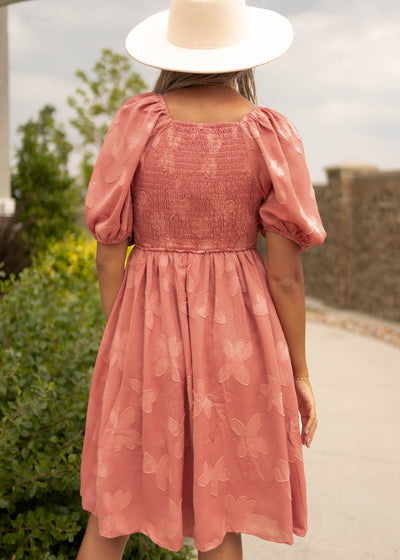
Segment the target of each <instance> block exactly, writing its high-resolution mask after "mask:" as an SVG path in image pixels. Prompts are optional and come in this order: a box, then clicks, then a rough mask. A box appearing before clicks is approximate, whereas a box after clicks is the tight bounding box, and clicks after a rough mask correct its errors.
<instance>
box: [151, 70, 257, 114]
mask: <svg viewBox="0 0 400 560" xmlns="http://www.w3.org/2000/svg"><path fill="white" fill-rule="evenodd" d="M205 84H212V85H215V84H225V85H230V86H233V87H235V88H236V89H237V90H238V92H239V93H240V95H243V97H245V98H246V99H248V100H249V101H251V103H254V105H257V93H256V84H255V80H254V70H253V68H249V69H248V70H240V71H238V72H225V73H221V74H191V73H188V72H173V71H171V70H161V72H160V75H159V76H158V79H157V81H156V84H155V86H154V89H153V93H162V94H163V93H167V92H169V91H174V90H175V89H181V88H185V87H190V86H199V85H205Z"/></svg>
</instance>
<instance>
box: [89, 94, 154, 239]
mask: <svg viewBox="0 0 400 560" xmlns="http://www.w3.org/2000/svg"><path fill="white" fill-rule="evenodd" d="M153 99H154V97H153V96H152V95H151V94H141V95H137V96H135V97H132V98H131V99H129V100H128V101H127V102H125V103H124V104H123V105H122V106H121V107H120V108H119V109H118V111H117V113H116V115H115V118H114V120H113V122H112V124H111V126H110V128H109V129H108V132H107V134H106V136H105V139H104V143H103V146H102V148H101V150H100V153H99V155H98V158H97V160H96V163H95V166H94V169H93V173H92V176H91V179H90V182H89V186H88V191H87V195H86V199H85V212H86V222H87V225H88V228H89V231H90V232H91V234H92V235H93V237H94V238H95V239H96V240H97V241H100V242H101V243H107V244H113V243H120V242H122V241H125V240H126V239H128V240H129V244H130V245H132V243H133V207H132V196H131V183H132V179H133V176H134V173H135V170H136V168H137V165H138V163H139V160H140V157H141V155H142V152H143V149H144V147H145V145H146V143H147V140H148V138H149V136H150V134H151V132H152V130H153V127H154V123H155V117H156V114H155V112H154V109H153V107H154V102H153Z"/></svg>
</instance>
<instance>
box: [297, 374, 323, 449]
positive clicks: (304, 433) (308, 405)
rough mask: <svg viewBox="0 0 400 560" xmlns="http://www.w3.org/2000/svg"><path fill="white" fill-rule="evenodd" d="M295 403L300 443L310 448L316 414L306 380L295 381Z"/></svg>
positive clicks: (309, 385) (309, 383) (312, 395)
mask: <svg viewBox="0 0 400 560" xmlns="http://www.w3.org/2000/svg"><path fill="white" fill-rule="evenodd" d="M294 386H295V389H296V395H297V403H298V407H299V412H300V416H301V424H302V430H301V441H302V443H303V445H307V447H310V445H311V442H312V439H313V437H314V434H315V430H316V429H317V413H316V411H315V398H314V393H313V390H312V387H311V382H310V380H308V379H295V380H294Z"/></svg>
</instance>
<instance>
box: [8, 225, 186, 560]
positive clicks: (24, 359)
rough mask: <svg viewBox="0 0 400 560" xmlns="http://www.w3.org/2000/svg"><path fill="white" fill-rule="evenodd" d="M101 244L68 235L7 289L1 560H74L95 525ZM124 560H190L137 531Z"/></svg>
mask: <svg viewBox="0 0 400 560" xmlns="http://www.w3.org/2000/svg"><path fill="white" fill-rule="evenodd" d="M95 251H96V243H95V242H94V241H93V240H91V241H88V240H87V239H86V238H84V237H77V236H74V235H72V234H71V235H69V236H68V237H66V238H65V239H63V240H61V241H59V242H54V243H53V244H52V245H51V247H50V248H49V250H48V251H47V253H46V254H40V255H39V257H37V258H36V257H34V260H33V265H32V266H31V267H29V268H26V269H25V270H24V271H22V273H21V274H20V277H19V279H18V280H15V279H13V278H11V279H9V280H6V281H4V280H3V282H2V286H1V289H2V291H3V292H4V295H3V297H2V299H1V300H0V370H1V376H2V383H1V385H0V416H1V421H0V480H1V487H0V559H1V560H17V559H24V560H33V559H35V560H36V559H46V560H53V559H57V560H66V559H75V558H76V554H77V551H78V548H79V545H80V542H81V539H82V536H83V532H84V528H85V526H86V520H87V513H86V512H84V511H83V510H82V508H81V500H80V494H79V485H80V479H79V469H80V459H81V451H82V444H83V434H84V427H85V418H86V408H87V399H88V393H89V384H90V379H91V373H92V368H93V365H94V362H95V359H96V355H97V351H98V347H99V343H100V339H101V336H102V332H103V328H104V316H103V311H102V308H101V302H100V297H99V293H98V288H97V281H96V274H95V264H94V263H95ZM125 558H135V559H140V558H146V559H149V560H150V559H151V560H156V559H158V560H175V559H176V560H177V559H181V560H183V559H185V558H189V547H184V548H183V549H182V551H180V552H170V551H167V550H165V549H162V548H160V547H158V546H157V545H155V544H154V543H152V541H151V540H150V539H149V538H148V537H146V536H144V535H142V534H140V533H136V534H135V535H133V536H132V537H131V538H130V541H129V543H128V546H127V549H126V554H125Z"/></svg>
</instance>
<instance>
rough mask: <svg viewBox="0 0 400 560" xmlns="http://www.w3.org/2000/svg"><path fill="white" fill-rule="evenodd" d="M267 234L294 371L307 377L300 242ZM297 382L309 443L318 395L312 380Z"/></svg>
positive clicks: (273, 289)
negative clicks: (315, 396)
mask: <svg viewBox="0 0 400 560" xmlns="http://www.w3.org/2000/svg"><path fill="white" fill-rule="evenodd" d="M265 238H266V242H267V281H268V287H269V291H270V294H271V297H272V300H273V302H274V305H275V308H276V311H277V314H278V317H279V320H280V323H281V325H282V330H283V332H284V335H285V338H286V342H287V345H288V348H289V354H290V360H291V364H292V369H293V375H295V376H296V377H308V375H309V372H308V367H307V361H306V348H305V345H306V343H305V331H306V315H305V296H304V277H303V266H302V262H301V251H300V246H299V245H298V244H297V243H296V242H294V241H292V240H290V239H287V238H286V237H283V236H282V235H279V234H277V233H274V232H272V231H266V235H265ZM294 383H295V388H296V394H297V400H298V405H299V411H300V415H301V420H302V434H301V436H302V442H303V444H305V445H308V447H309V446H310V444H311V441H312V439H313V436H314V433H315V430H316V427H317V416H316V411H315V398H314V394H313V391H312V388H311V383H310V381H302V380H295V382H294ZM308 442H309V444H308Z"/></svg>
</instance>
